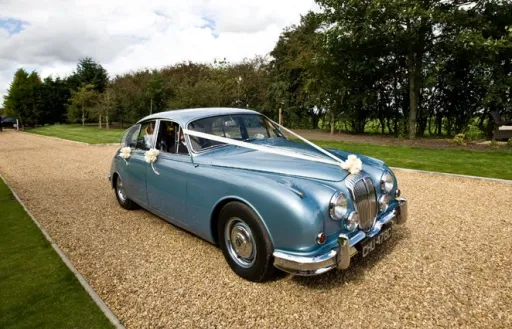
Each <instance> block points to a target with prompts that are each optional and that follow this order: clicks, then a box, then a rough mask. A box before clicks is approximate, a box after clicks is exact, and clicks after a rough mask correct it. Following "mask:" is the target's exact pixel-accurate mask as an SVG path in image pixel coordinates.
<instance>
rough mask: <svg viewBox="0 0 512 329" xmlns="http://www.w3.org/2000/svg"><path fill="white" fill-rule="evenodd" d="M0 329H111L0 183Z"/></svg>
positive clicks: (109, 324) (75, 279)
mask: <svg viewBox="0 0 512 329" xmlns="http://www.w3.org/2000/svg"><path fill="white" fill-rule="evenodd" d="M0 255H1V260H0V292H1V293H0V295H1V297H0V315H1V316H0V328H3V329H7V328H113V326H112V325H111V323H110V322H109V320H108V319H107V318H106V317H105V315H104V314H103V313H102V312H101V310H100V309H99V308H98V307H97V305H96V304H95V303H94V302H93V300H92V299H91V298H90V296H89V295H88V294H87V292H86V291H85V290H84V288H83V287H82V286H81V285H80V283H79V282H78V279H77V278H76V277H75V276H74V275H73V273H72V272H71V271H70V270H69V269H68V268H67V267H66V265H65V264H64V263H63V262H62V260H61V259H60V258H59V256H58V255H57V253H56V252H55V250H54V249H53V248H52V247H51V245H50V243H49V242H48V241H47V240H46V239H45V237H44V236H43V234H42V233H41V231H40V230H39V228H38V227H37V226H36V225H35V224H34V222H33V221H32V219H31V218H30V217H29V216H28V214H27V213H26V212H25V210H24V209H23V207H22V206H21V205H20V204H19V203H18V201H17V200H16V199H15V198H14V196H13V195H12V193H11V191H10V190H9V188H8V187H7V186H6V185H5V183H4V182H3V181H2V180H1V179H0Z"/></svg>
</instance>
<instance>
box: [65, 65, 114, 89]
mask: <svg viewBox="0 0 512 329" xmlns="http://www.w3.org/2000/svg"><path fill="white" fill-rule="evenodd" d="M107 83H108V73H107V71H106V70H105V69H104V68H103V66H101V64H99V63H97V62H95V61H94V60H93V59H92V58H90V57H86V58H83V59H81V60H80V61H79V62H78V64H77V66H76V70H75V72H73V74H72V75H71V76H70V77H69V84H70V86H71V88H72V89H73V90H78V89H79V88H81V87H82V86H83V85H92V86H93V89H94V90H95V91H96V92H98V93H102V92H103V91H105V88H106V87H107Z"/></svg>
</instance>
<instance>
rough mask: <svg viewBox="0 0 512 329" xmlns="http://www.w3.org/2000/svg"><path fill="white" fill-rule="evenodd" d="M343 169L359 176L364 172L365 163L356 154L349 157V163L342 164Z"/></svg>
mask: <svg viewBox="0 0 512 329" xmlns="http://www.w3.org/2000/svg"><path fill="white" fill-rule="evenodd" d="M340 167H341V168H342V169H345V170H348V171H349V172H350V173H351V174H352V175H357V174H359V173H360V172H361V170H363V162H361V159H359V158H358V157H357V156H355V155H354V154H351V155H349V156H348V158H347V161H344V162H342V163H340Z"/></svg>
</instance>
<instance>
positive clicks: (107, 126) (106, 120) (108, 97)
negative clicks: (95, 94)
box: [105, 92, 110, 130]
mask: <svg viewBox="0 0 512 329" xmlns="http://www.w3.org/2000/svg"><path fill="white" fill-rule="evenodd" d="M109 108H110V95H109V93H108V92H107V108H106V109H105V112H106V113H105V126H106V128H107V130H108V128H109V125H108V109H109Z"/></svg>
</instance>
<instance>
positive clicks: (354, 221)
mask: <svg viewBox="0 0 512 329" xmlns="http://www.w3.org/2000/svg"><path fill="white" fill-rule="evenodd" d="M343 224H344V225H345V228H346V229H347V230H348V231H353V230H355V229H356V228H357V227H358V226H359V214H358V213H357V212H356V211H352V212H351V213H350V215H349V216H348V217H347V218H346V219H345V221H344V223H343Z"/></svg>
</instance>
